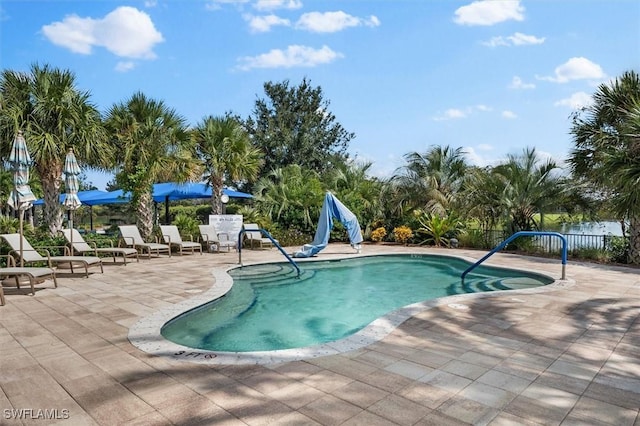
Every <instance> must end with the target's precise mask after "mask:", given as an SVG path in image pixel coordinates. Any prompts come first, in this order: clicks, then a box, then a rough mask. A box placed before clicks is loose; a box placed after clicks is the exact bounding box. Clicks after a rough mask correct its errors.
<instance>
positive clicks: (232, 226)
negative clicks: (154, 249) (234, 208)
mask: <svg viewBox="0 0 640 426" xmlns="http://www.w3.org/2000/svg"><path fill="white" fill-rule="evenodd" d="M209 225H214V226H215V227H216V232H218V234H220V233H222V232H224V233H226V234H228V235H229V239H230V240H233V241H238V235H240V231H242V215H241V214H211V215H209Z"/></svg>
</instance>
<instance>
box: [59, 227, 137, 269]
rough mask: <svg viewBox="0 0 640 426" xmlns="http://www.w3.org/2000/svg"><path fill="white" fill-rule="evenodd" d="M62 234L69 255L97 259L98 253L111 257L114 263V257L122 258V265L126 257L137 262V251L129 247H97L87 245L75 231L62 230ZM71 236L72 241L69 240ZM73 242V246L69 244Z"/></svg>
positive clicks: (92, 244)
mask: <svg viewBox="0 0 640 426" xmlns="http://www.w3.org/2000/svg"><path fill="white" fill-rule="evenodd" d="M62 233H63V235H64V238H65V239H66V240H67V243H69V245H70V246H71V254H74V252H77V253H79V254H81V255H84V254H85V253H92V254H93V255H94V256H96V257H98V253H107V254H109V255H110V256H113V262H114V263H115V262H116V256H122V260H123V261H124V264H125V265H126V264H127V257H135V258H136V262H139V261H140V259H138V250H136V249H134V248H130V247H97V246H96V243H94V242H92V243H90V244H89V243H87V242H86V241H85V240H84V238H83V237H82V234H80V232H78V230H77V229H63V230H62ZM72 236H73V239H72V238H71V237H72ZM72 241H73V244H72V243H71V242H72Z"/></svg>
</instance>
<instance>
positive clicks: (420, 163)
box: [391, 145, 467, 214]
mask: <svg viewBox="0 0 640 426" xmlns="http://www.w3.org/2000/svg"><path fill="white" fill-rule="evenodd" d="M404 158H405V160H406V161H407V164H406V165H405V166H403V167H401V168H400V169H399V170H398V171H397V172H396V174H395V175H394V176H393V177H392V179H391V183H392V185H394V186H395V187H396V188H397V189H398V191H397V193H398V195H399V199H396V200H395V204H396V205H397V206H399V207H400V206H404V205H407V204H408V205H409V206H411V207H412V208H420V209H424V210H427V211H431V212H434V213H436V214H444V212H445V211H446V210H447V209H448V207H449V204H451V201H453V198H454V197H455V195H456V194H457V193H458V191H459V189H460V188H461V184H462V181H463V177H464V174H465V171H466V170H467V164H466V162H465V159H464V150H463V149H462V148H456V149H453V148H451V147H449V146H444V147H442V146H438V145H436V146H431V147H430V148H429V149H428V150H427V151H426V152H425V153H419V152H411V153H409V154H406V155H405V156H404Z"/></svg>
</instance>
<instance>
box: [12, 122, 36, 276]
mask: <svg viewBox="0 0 640 426" xmlns="http://www.w3.org/2000/svg"><path fill="white" fill-rule="evenodd" d="M9 163H10V164H11V168H12V169H13V190H12V191H11V194H10V195H9V199H8V200H7V204H9V206H10V207H11V208H12V209H14V210H17V211H18V217H19V222H20V266H24V260H23V259H22V253H23V251H24V250H23V247H22V236H23V235H24V211H25V210H26V209H28V208H30V207H31V205H32V203H33V202H34V201H35V200H36V197H35V196H34V195H33V192H31V187H30V186H29V167H30V166H31V156H30V155H29V151H28V150H27V143H26V141H25V140H24V136H23V135H22V131H19V132H18V134H17V135H16V138H15V139H14V141H13V146H12V147H11V154H10V155H9Z"/></svg>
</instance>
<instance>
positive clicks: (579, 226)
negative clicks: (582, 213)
mask: <svg viewBox="0 0 640 426" xmlns="http://www.w3.org/2000/svg"><path fill="white" fill-rule="evenodd" d="M560 232H561V233H563V234H583V235H616V236H619V237H621V236H622V228H621V227H620V222H613V221H606V222H580V223H565V224H564V225H562V227H561V228H560Z"/></svg>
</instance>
